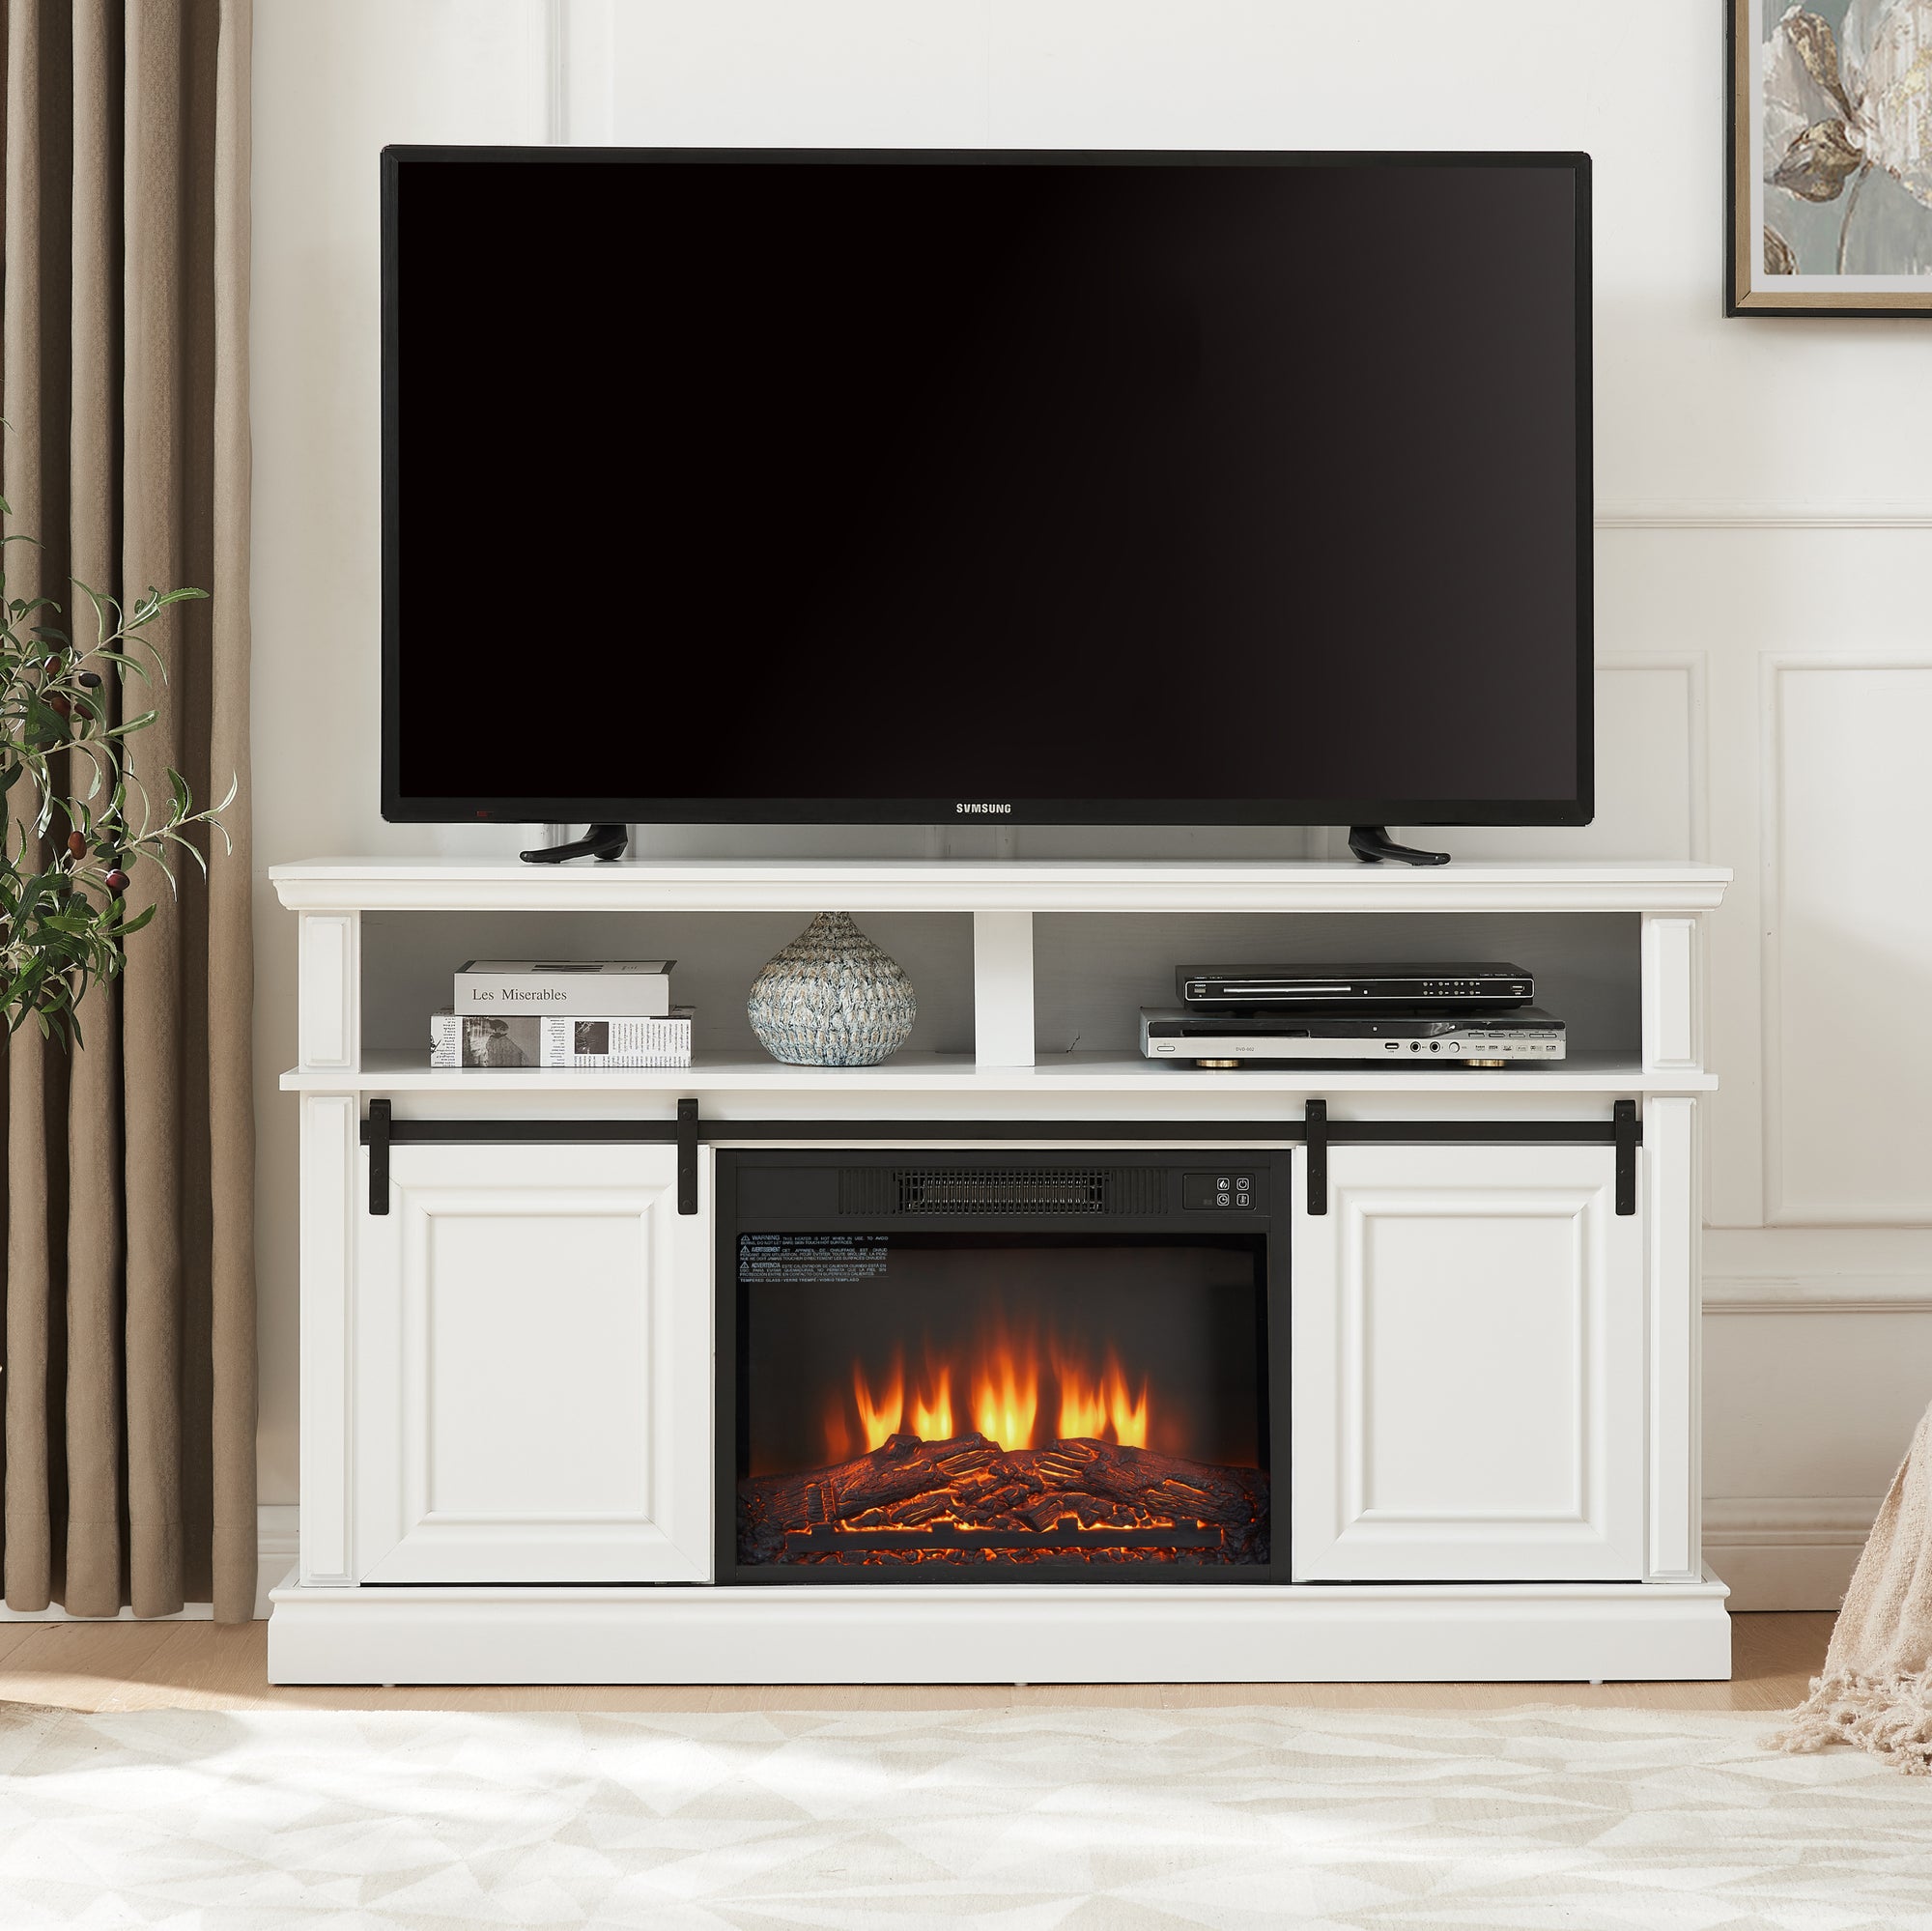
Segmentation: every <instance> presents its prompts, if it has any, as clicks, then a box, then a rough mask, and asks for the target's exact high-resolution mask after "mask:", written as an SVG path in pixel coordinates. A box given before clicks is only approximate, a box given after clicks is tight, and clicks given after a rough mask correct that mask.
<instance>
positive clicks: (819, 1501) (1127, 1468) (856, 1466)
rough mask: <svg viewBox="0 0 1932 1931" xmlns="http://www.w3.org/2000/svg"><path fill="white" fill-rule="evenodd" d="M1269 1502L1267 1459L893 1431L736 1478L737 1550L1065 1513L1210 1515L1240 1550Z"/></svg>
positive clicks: (1151, 1522)
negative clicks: (819, 1463)
mask: <svg viewBox="0 0 1932 1931" xmlns="http://www.w3.org/2000/svg"><path fill="white" fill-rule="evenodd" d="M1266 1510H1267V1478H1266V1477H1265V1476H1264V1475H1263V1474H1262V1473H1261V1471H1260V1470H1259V1469H1253V1468H1223V1467H1219V1466H1217V1465H1215V1464H1212V1463H1209V1462H1189V1461H1187V1460H1185V1459H1184V1458H1183V1457H1180V1456H1174V1455H1163V1454H1159V1453H1157V1452H1155V1451H1153V1450H1151V1449H1145V1448H1129V1447H1124V1446H1122V1445H1120V1444H1118V1443H1115V1442H1106V1441H1094V1440H1091V1439H1088V1438H1086V1437H1080V1438H1076V1439H1072V1440H1063V1441H1055V1442H1052V1443H1050V1444H1049V1445H1048V1446H1047V1447H1045V1448H1040V1449H1012V1450H1008V1449H1004V1448H1002V1447H1001V1446H1000V1444H999V1443H998V1442H995V1441H991V1440H988V1439H987V1437H986V1436H984V1435H982V1434H966V1435H956V1436H954V1437H952V1439H950V1440H947V1441H929V1442H928V1441H921V1440H919V1439H918V1438H917V1437H916V1436H914V1435H909V1434H895V1435H892V1436H890V1437H889V1438H888V1439H887V1440H886V1442H885V1443H884V1445H883V1446H881V1447H879V1448H877V1449H874V1450H873V1451H872V1452H871V1454H869V1455H864V1456H860V1457H858V1458H857V1459H855V1460H854V1461H851V1462H838V1463H837V1464H835V1465H834V1466H832V1467H829V1468H813V1469H808V1470H805V1471H804V1472H802V1473H797V1474H789V1475H761V1476H753V1477H751V1478H749V1479H748V1480H746V1481H744V1482H742V1483H740V1484H739V1488H738V1527H739V1546H740V1550H741V1553H742V1554H743V1556H744V1557H745V1558H746V1559H748V1560H752V1561H762V1562H771V1561H778V1560H781V1559H783V1557H784V1555H785V1552H786V1550H787V1548H788V1547H791V1546H792V1545H794V1544H796V1543H797V1541H798V1538H799V1537H800V1536H801V1535H808V1536H809V1537H810V1543H811V1545H813V1546H814V1547H816V1546H822V1544H821V1538H823V1539H824V1542H825V1543H833V1542H834V1539H835V1538H836V1536H837V1535H838V1531H839V1530H840V1529H841V1528H842V1529H846V1530H854V1531H859V1532H861V1533H862V1534H876V1533H877V1532H879V1531H892V1530H900V1531H904V1530H912V1529H918V1528H922V1527H924V1526H925V1525H927V1524H932V1525H933V1526H934V1529H935V1531H939V1530H942V1529H945V1527H946V1522H945V1520H943V1519H950V1521H951V1522H952V1524H954V1525H956V1526H957V1527H958V1528H960V1529H962V1530H967V1531H983V1530H985V1529H986V1528H989V1527H994V1526H997V1527H999V1528H1002V1529H1005V1528H1012V1529H1015V1530H1021V1529H1028V1530H1031V1531H1033V1532H1034V1533H1036V1534H1037V1535H1039V1536H1041V1537H1042V1538H1043V1539H1045V1540H1048V1541H1050V1540H1051V1538H1052V1534H1053V1531H1054V1530H1055V1529H1056V1528H1059V1527H1061V1525H1063V1524H1065V1523H1066V1522H1068V1521H1072V1522H1077V1523H1078V1524H1079V1527H1080V1529H1081V1530H1082V1531H1083V1532H1087V1533H1090V1534H1091V1533H1099V1532H1104V1531H1105V1530H1107V1529H1116V1530H1121V1531H1133V1530H1142V1531H1146V1530H1150V1529H1158V1528H1159V1527H1161V1526H1162V1525H1163V1524H1181V1523H1187V1522H1203V1523H1208V1524H1211V1525H1213V1526H1215V1527H1217V1528H1222V1529H1225V1530H1226V1531H1228V1535H1227V1541H1226V1547H1227V1548H1228V1549H1229V1551H1230V1553H1231V1554H1233V1555H1234V1556H1235V1558H1236V1560H1239V1559H1242V1558H1243V1556H1244V1555H1246V1554H1247V1553H1248V1552H1249V1551H1250V1550H1251V1549H1253V1548H1259V1547H1261V1546H1262V1545H1260V1544H1259V1542H1258V1537H1259V1535H1260V1533H1261V1530H1262V1524H1263V1522H1264V1519H1265V1516H1266ZM947 1533H949V1534H950V1533H951V1531H950V1530H948V1531H947ZM835 1546H836V1544H835ZM937 1546H938V1545H937V1543H936V1542H935V1548H936V1547H937Z"/></svg>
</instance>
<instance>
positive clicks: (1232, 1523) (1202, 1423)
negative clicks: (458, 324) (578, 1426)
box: [717, 1149, 1288, 1584]
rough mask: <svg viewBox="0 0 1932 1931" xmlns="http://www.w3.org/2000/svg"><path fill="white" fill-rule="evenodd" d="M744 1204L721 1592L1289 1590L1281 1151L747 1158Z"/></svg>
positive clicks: (730, 1216)
mask: <svg viewBox="0 0 1932 1931" xmlns="http://www.w3.org/2000/svg"><path fill="white" fill-rule="evenodd" d="M718 1199H719V1204H720V1219H719V1224H720V1250H719V1270H718V1283H719V1310H718V1313H719V1322H718V1341H719V1347H718V1381H719V1385H718V1415H719V1469H720V1478H721V1489H722V1492H721V1494H720V1497H719V1502H720V1506H719V1510H718V1521H719V1547H718V1569H717V1574H718V1578H719V1580H720V1581H725V1582H786V1583H814V1582H823V1583H845V1584H850V1583H857V1582H868V1581H877V1582H895V1583H896V1582H923V1581H936V1582H962V1581H986V1582H1005V1583H1014V1582H1047V1581H1052V1582H1065V1581H1069V1580H1093V1581H1104V1582H1133V1581H1159V1582H1175V1581H1189V1582H1197V1581H1198V1582H1266V1581H1275V1580H1280V1579H1282V1578H1283V1577H1284V1576H1286V1573H1287V1560H1286V1535H1285V1525H1284V1533H1282V1534H1280V1535H1278V1534H1277V1533H1276V1523H1275V1520H1274V1509H1273V1494H1274V1488H1275V1485H1274V1482H1273V1481H1272V1479H1271V1477H1272V1468H1271V1461H1270V1445H1271V1442H1272V1441H1273V1440H1274V1439H1277V1438H1279V1439H1282V1440H1284V1441H1285V1440H1286V1432H1285V1429H1283V1428H1282V1427H1281V1426H1280V1423H1281V1421H1282V1420H1284V1419H1285V1417H1281V1416H1277V1415H1275V1414H1274V1413H1273V1411H1272V1410H1271V1406H1270V1404H1271V1400H1272V1399H1273V1397H1274V1394H1275V1391H1277V1390H1279V1391H1280V1392H1281V1398H1282V1399H1283V1400H1285V1399H1286V1390H1287V1386H1288V1378H1287V1372H1286V1370H1287V1359H1286V1349H1287V1301H1286V1293H1287V1248H1286V1225H1287V1222H1286V1211H1285V1209H1286V1204H1287V1201H1288V1182H1287V1169H1286V1166H1285V1164H1284V1165H1282V1166H1280V1167H1277V1165H1276V1159H1275V1156H1274V1155H1272V1154H1265V1153H1254V1152H1247V1153H1240V1152H1226V1151H1201V1150H1193V1149H1189V1150H1184V1151H1165V1150H1163V1151H1115V1150H1108V1151H1104V1152H1098V1151H1096V1152H1093V1153H1089V1154H1082V1153H1080V1152H1077V1151H1076V1152H1069V1151H1065V1150H1056V1151H1052V1152H1047V1151H1027V1150H998V1151H980V1152H958V1151H951V1150H947V1151H928V1150H895V1151H857V1150H854V1151H845V1150H774V1151H770V1152H765V1151H737V1152H734V1151H723V1152H721V1153H720V1155H719V1160H718ZM1276 1203H1280V1204H1281V1206H1282V1207H1283V1209H1284V1216H1283V1240H1282V1242H1281V1244H1280V1245H1279V1246H1277V1244H1276V1242H1275V1240H1274V1239H1273V1237H1272V1235H1271V1231H1270V1230H1271V1224H1272V1220H1271V1208H1272V1207H1274V1206H1275V1205H1276ZM1277 1544H1279V1545H1280V1547H1281V1548H1282V1550H1283V1560H1282V1568H1281V1571H1280V1573H1279V1574H1277V1572H1276V1570H1275V1567H1274V1549H1275V1548H1276V1546H1277Z"/></svg>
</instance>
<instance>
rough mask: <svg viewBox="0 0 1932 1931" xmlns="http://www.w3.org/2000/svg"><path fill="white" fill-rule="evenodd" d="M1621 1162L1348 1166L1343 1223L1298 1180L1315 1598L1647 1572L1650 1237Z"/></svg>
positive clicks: (1537, 1156) (1300, 1328) (1375, 1162)
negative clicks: (1619, 1184)
mask: <svg viewBox="0 0 1932 1931" xmlns="http://www.w3.org/2000/svg"><path fill="white" fill-rule="evenodd" d="M1295 1158H1296V1161H1297V1166H1298V1168H1299V1170H1300V1172H1302V1173H1303V1174H1305V1168H1301V1167H1300V1163H1301V1162H1303V1161H1305V1159H1306V1155H1305V1154H1301V1153H1297V1155H1296V1156H1295ZM1613 1160H1614V1155H1613V1153H1612V1151H1611V1150H1610V1149H1608V1148H1606V1147H1560V1146H1559V1147H1536V1146H1528V1147H1507V1146H1503V1147H1419V1146H1418V1147H1382V1146H1374V1147H1367V1146H1363V1147H1336V1148H1332V1149H1331V1150H1329V1154H1328V1210H1327V1211H1326V1212H1325V1213H1323V1214H1311V1213H1309V1212H1308V1208H1307V1200H1306V1184H1305V1179H1303V1178H1297V1180H1296V1184H1295V1190H1294V1195H1295V1220H1294V1233H1293V1291H1292V1292H1293V1412H1292V1416H1291V1425H1290V1426H1291V1435H1292V1441H1293V1466H1292V1471H1291V1482H1292V1488H1293V1523H1292V1528H1291V1539H1292V1547H1293V1573H1294V1579H1295V1580H1296V1581H1298V1582H1303V1581H1435V1580H1469V1581H1477V1580H1481V1581H1525V1582H1528V1581H1542V1580H1551V1579H1573V1580H1591V1581H1606V1580H1619V1579H1625V1578H1628V1579H1631V1580H1635V1579H1637V1578H1638V1577H1639V1576H1641V1575H1642V1573H1643V1454H1644V1426H1643V1251H1642V1241H1641V1237H1640V1232H1639V1230H1640V1228H1641V1225H1642V1222H1641V1220H1640V1218H1638V1217H1637V1216H1634V1215H1623V1216H1619V1215H1618V1214H1617V1213H1616V1212H1615V1210H1614V1209H1615V1187H1614V1173H1613Z"/></svg>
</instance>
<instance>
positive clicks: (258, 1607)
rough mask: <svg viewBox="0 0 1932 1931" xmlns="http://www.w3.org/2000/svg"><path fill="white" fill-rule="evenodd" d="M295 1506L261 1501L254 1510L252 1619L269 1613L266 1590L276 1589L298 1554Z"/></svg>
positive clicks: (294, 1564)
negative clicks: (253, 1594) (253, 1613)
mask: <svg viewBox="0 0 1932 1931" xmlns="http://www.w3.org/2000/svg"><path fill="white" fill-rule="evenodd" d="M296 1515H297V1511H296V1505H295V1503H293V1502H264V1503H263V1504H262V1505H261V1506H260V1507H259V1508H258V1509H257V1510H256V1511H255V1620H256V1621H257V1622H260V1621H261V1620H262V1618H263V1617H265V1616H266V1615H267V1614H268V1613H269V1591H270V1589H278V1588H280V1587H281V1584H282V1582H283V1580H284V1578H285V1577H287V1576H289V1574H290V1572H291V1571H293V1570H294V1568H295V1566H296V1557H297V1556H298V1554H299V1553H300V1550H299V1548H298V1546H297V1542H296Z"/></svg>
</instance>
